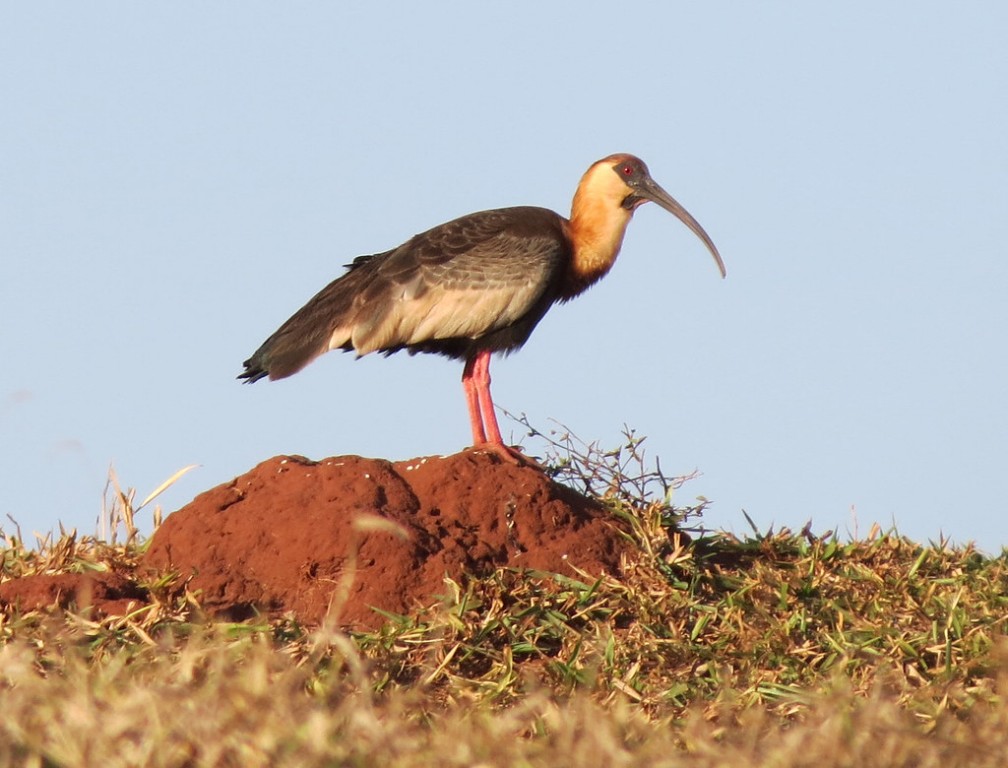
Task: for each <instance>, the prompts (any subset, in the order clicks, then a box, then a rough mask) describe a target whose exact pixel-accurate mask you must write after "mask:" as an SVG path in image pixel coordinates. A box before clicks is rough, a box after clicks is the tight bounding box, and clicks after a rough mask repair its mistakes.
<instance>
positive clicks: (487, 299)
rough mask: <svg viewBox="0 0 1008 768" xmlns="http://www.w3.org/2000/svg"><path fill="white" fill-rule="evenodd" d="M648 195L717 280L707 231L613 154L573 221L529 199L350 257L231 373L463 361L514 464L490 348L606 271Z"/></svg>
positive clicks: (474, 409)
mask: <svg viewBox="0 0 1008 768" xmlns="http://www.w3.org/2000/svg"><path fill="white" fill-rule="evenodd" d="M649 201H650V202H654V203H657V204H658V205H659V206H661V207H662V208H664V209H665V210H666V211H668V212H669V213H671V214H673V215H674V216H676V217H677V218H678V219H679V220H680V221H682V222H683V223H684V224H685V225H686V226H687V227H689V229H690V230H692V231H693V233H694V234H695V235H696V236H697V237H699V238H700V240H702V241H703V243H704V245H706V246H707V249H708V250H709V251H710V253H711V255H712V256H713V257H714V261H715V262H716V264H717V267H718V270H720V272H721V276H722V277H724V276H725V274H726V272H725V267H724V262H723V261H722V260H721V256H720V254H719V253H718V250H717V248H716V247H715V245H714V243H713V241H712V240H711V238H710V237H709V236H708V235H707V233H706V232H705V231H704V229H703V227H701V226H700V224H699V223H697V221H696V219H694V218H693V217H692V216H691V215H690V214H689V213H688V212H687V211H686V209H685V208H683V207H682V206H681V205H680V204H679V203H678V202H676V200H675V199H674V198H673V197H672V196H671V195H670V194H669V193H668V192H666V191H665V190H664V189H662V188H661V186H659V185H658V184H657V183H656V182H655V181H654V179H652V178H651V174H650V173H649V172H648V168H647V166H646V165H645V164H644V162H643V161H642V160H640V159H639V158H637V157H634V156H633V155H628V154H616V155H610V156H609V157H606V158H604V159H602V160H599V161H598V162H596V163H594V164H593V165H592V166H591V167H590V168H589V169H588V170H587V171H586V172H585V174H584V176H583V177H582V178H581V181H580V183H579V184H578V186H577V191H576V192H575V193H574V201H573V204H572V205H571V215H570V218H569V219H567V218H564V217H563V216H561V215H560V214H558V213H554V212H553V211H551V210H548V209H546V208H537V207H532V206H520V207H515V208H499V209H496V210H490V211H481V212H479V213H471V214H469V215H468V216H463V217H461V218H458V219H455V220H453V221H449V222H447V223H445V224H441V225H439V226H436V227H434V228H433V229H430V230H428V231H426V232H423V233H421V234H419V235H416V236H414V237H412V238H410V239H409V240H407V241H406V242H405V243H403V244H402V245H400V246H399V247H397V248H393V249H392V250H389V251H385V252H384V253H376V254H373V255H369V256H359V257H357V258H356V259H354V260H353V262H352V263H350V264H348V265H346V272H344V273H343V274H342V275H340V276H339V277H337V278H336V279H335V280H333V281H332V282H331V283H329V285H327V286H326V287H325V288H323V289H322V290H321V291H319V292H318V293H317V294H316V295H315V296H314V297H312V298H311V299H310V300H309V301H308V303H307V304H305V305H304V306H303V307H302V308H301V309H299V310H298V311H297V312H295V313H294V314H293V315H292V316H291V318H290V319H289V320H287V322H285V323H284V324H283V325H281V326H280V327H279V328H278V329H277V330H276V332H275V333H273V335H272V336H270V337H269V338H268V339H266V341H265V342H263V344H262V346H260V347H259V349H257V350H256V351H255V353H253V355H252V356H251V357H250V358H249V359H248V360H246V361H245V363H244V366H245V370H244V371H243V372H242V373H241V374H239V376H238V378H239V379H244V380H245V381H246V382H254V381H258V380H259V379H262V378H264V377H267V376H268V377H269V378H270V379H282V378H284V377H285V376H290V375H291V374H294V373H297V372H298V371H300V370H301V369H302V368H304V367H305V366H306V365H308V363H310V362H311V361H312V360H314V359H315V358H316V357H318V356H319V355H322V354H323V353H325V352H328V351H329V350H333V349H340V350H344V351H348V352H355V353H356V354H357V356H358V357H359V356H362V355H367V354H370V353H371V352H381V353H384V354H385V355H390V354H392V353H394V352H398V351H400V350H406V351H407V352H409V353H410V354H415V353H417V352H432V353H437V354H441V355H446V356H448V357H451V358H456V359H458V360H462V361H464V363H465V367H464V368H463V373H462V387H463V389H464V391H465V397H466V403H467V406H468V409H469V422H470V425H471V427H472V439H473V444H474V446H476V447H478V448H483V449H487V450H490V451H493V452H495V453H498V454H499V455H502V456H504V457H505V458H511V459H515V460H519V461H520V460H521V458H522V457H521V455H520V454H519V453H518V452H517V451H516V450H515V449H513V448H511V447H510V446H506V445H505V444H504V441H503V439H502V438H501V432H500V426H499V425H498V423H497V417H496V415H495V414H494V404H493V399H492V397H491V395H490V357H491V355H492V354H493V353H495V352H498V353H502V354H508V353H510V352H513V351H514V350H516V349H518V348H519V347H521V346H522V345H523V344H524V343H525V342H526V340H528V338H529V335H530V334H531V333H532V330H533V329H534V328H535V327H536V325H537V324H538V323H539V321H540V320H542V318H543V315H545V314H546V311H547V310H548V309H549V308H550V307H552V306H553V305H554V304H557V303H563V302H566V301H570V300H571V299H573V298H574V297H575V296H578V295H579V294H581V293H583V292H584V291H585V290H587V289H588V288H589V287H590V286H592V285H593V284H594V283H596V282H597V281H598V280H599V279H600V278H602V277H603V276H604V275H605V274H606V273H607V272H608V271H609V270H610V268H611V267H612V266H613V263H614V262H615V261H616V257H617V255H618V254H619V251H620V247H621V246H622V244H623V235H624V233H625V232H626V228H627V224H629V223H630V219H631V218H632V217H633V214H634V212H635V211H636V210H637V209H638V208H639V207H640V206H641V205H643V204H644V203H647V202H649Z"/></svg>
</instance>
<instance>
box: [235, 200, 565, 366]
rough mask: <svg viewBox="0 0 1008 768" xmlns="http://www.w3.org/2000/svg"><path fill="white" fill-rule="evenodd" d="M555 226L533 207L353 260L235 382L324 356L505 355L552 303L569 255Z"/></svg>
mask: <svg viewBox="0 0 1008 768" xmlns="http://www.w3.org/2000/svg"><path fill="white" fill-rule="evenodd" d="M562 227H563V225H562V219H561V218H560V216H558V215H557V214H555V213H553V212H552V211H548V210H546V209H543V208H505V209H500V210H494V211H484V212H482V213H475V214H471V215H469V216H464V217H462V218H460V219H456V220H454V221H451V222H448V223H447V224H442V225H441V226H439V227H435V228H434V229H432V230H429V231H427V232H424V233H422V234H420V235H417V236H415V237H413V238H411V239H410V240H409V241H408V242H406V243H404V244H403V245H401V246H400V247H398V248H396V249H394V250H392V251H389V252H387V253H383V254H378V255H376V256H371V257H359V258H357V259H355V260H354V261H353V263H352V265H351V268H350V270H349V271H348V272H347V273H346V274H344V275H343V276H341V277H340V278H338V279H336V280H334V281H333V282H332V283H330V284H329V285H328V286H327V287H326V288H324V289H323V290H322V291H321V292H319V293H318V294H317V295H316V296H315V297H314V298H313V299H311V301H309V302H308V303H307V304H306V305H305V306H304V307H303V308H302V309H300V310H299V311H298V312H297V313H295V315H294V316H293V317H291V318H290V320H288V321H287V322H286V323H284V325H283V326H282V327H281V328H280V329H279V330H278V331H277V332H276V333H274V334H273V335H272V336H271V337H270V338H269V339H267V340H266V342H265V343H264V344H263V345H262V347H260V349H259V350H258V351H257V352H256V354H255V355H253V356H252V357H251V358H250V359H249V360H248V361H247V362H246V364H245V365H246V372H245V373H244V374H242V376H241V377H243V378H248V379H250V380H252V381H255V380H256V379H257V378H261V377H262V376H264V375H269V376H270V378H274V379H275V378H280V377H283V376H289V375H290V374H292V373H294V372H295V371H297V370H300V368H302V367H304V366H305V365H307V364H308V363H309V362H310V361H311V360H312V359H314V358H315V357H317V356H318V355H320V354H322V353H323V352H325V351H327V350H329V349H351V348H352V349H354V350H356V351H357V352H358V354H361V355H363V354H367V353H369V352H375V351H385V352H394V351H396V350H399V349H404V348H405V349H410V350H411V351H424V352H441V353H444V354H449V355H452V356H465V355H466V354H467V353H468V350H469V349H471V348H472V346H473V345H480V344H483V345H485V346H487V347H489V348H493V349H511V348H514V347H516V346H519V345H520V344H521V343H523V342H524V341H525V339H526V338H527V337H528V334H529V333H531V331H532V329H533V328H534V327H535V324H536V323H537V322H538V321H539V320H540V319H541V318H542V315H543V314H544V313H545V311H546V310H547V309H548V308H549V306H550V304H551V303H552V302H553V300H554V297H555V289H556V284H557V282H558V280H559V278H560V276H561V274H562V272H563V268H564V265H565V264H566V259H568V258H569V252H568V246H567V241H566V239H565V237H564V234H563V228H562Z"/></svg>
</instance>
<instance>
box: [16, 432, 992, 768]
mask: <svg viewBox="0 0 1008 768" xmlns="http://www.w3.org/2000/svg"><path fill="white" fill-rule="evenodd" d="M554 446H558V447H559V450H558V451H557V454H556V455H553V456H552V457H550V461H551V463H552V465H553V466H554V471H555V472H556V473H557V475H558V476H559V477H560V479H562V480H563V481H564V482H567V483H569V484H571V485H574V486H577V487H579V490H588V491H589V492H591V493H594V494H595V495H597V496H599V497H600V498H602V499H603V500H605V501H606V503H607V504H608V506H609V508H610V509H611V511H612V514H613V515H614V516H615V517H617V518H619V519H621V520H622V521H624V523H625V524H626V527H627V528H628V530H629V531H630V534H628V535H629V536H630V537H631V538H632V540H633V542H634V543H635V544H636V547H635V549H636V551H637V555H635V556H634V557H632V558H630V559H629V560H628V562H627V567H626V569H625V574H624V576H623V577H622V578H621V579H618V580H617V579H611V578H606V579H602V580H594V579H590V578H587V577H584V578H581V579H572V578H568V577H561V576H557V575H553V574H547V573H536V572H515V571H509V570H501V571H498V572H497V573H495V574H494V575H493V576H492V577H490V578H484V579H480V580H476V579H469V578H465V579H462V580H460V581H452V580H447V579H446V580H445V582H444V589H443V591H442V594H441V595H439V596H432V598H431V605H432V606H433V610H431V611H429V612H426V613H425V614H422V615H420V616H388V617H387V621H386V623H385V625H384V627H383V628H382V629H381V630H379V631H376V632H372V633H367V634H356V635H348V634H345V633H342V632H339V631H337V630H335V629H333V628H322V629H320V630H316V631H308V630H306V629H305V628H303V627H301V626H300V625H299V624H298V623H297V622H296V619H295V618H294V617H288V618H286V619H285V620H281V621H274V622H269V621H266V620H262V621H259V622H255V621H252V622H245V623H242V624H224V623H214V622H211V621H209V620H207V619H206V618H205V617H203V616H202V614H201V612H200V610H199V600H198V595H190V594H184V595H183V596H182V597H173V598H169V597H168V596H169V595H171V594H174V593H173V592H172V591H171V590H169V589H168V587H169V586H170V585H171V581H172V575H171V574H165V575H164V576H163V577H161V578H159V579H157V580H154V581H152V582H150V583H148V584H147V586H148V587H150V589H151V594H152V597H151V601H150V603H149V604H148V605H146V606H142V607H141V608H140V609H138V610H136V611H134V612H133V613H132V614H131V615H129V616H115V617H109V618H105V619H102V620H100V621H96V620H92V619H91V618H89V617H88V616H87V615H74V614H68V613H59V612H53V611H35V612H30V613H22V614H14V613H11V612H7V613H5V614H4V613H0V711H2V713H3V715H2V717H0V764H2V765H38V766H96V765H101V766H120V765H123V766H125V765H151V766H198V765H215V766H216V765H221V766H229V765H235V766H239V765H241V766H259V765H262V766H266V765H270V766H287V765H290V766H315V765H318V766H344V765H346V766H372V765H390V766H429V765H439V766H504V765H508V766H601V765H605V766H642V765H648V766H700V767H704V766H737V765H738V766H741V765H768V766H806V765H808V766H816V768H828V767H829V766H875V765H879V766H902V765H906V766H911V765H912V766H932V765H933V766H943V768H949V766H956V765H970V766H1001V765H1003V764H1004V763H1005V757H1004V756H1005V755H1006V754H1008V704H1006V699H1005V697H1006V693H1008V640H1006V635H1008V567H1006V566H1008V560H1006V555H1005V554H1004V553H1002V555H1001V556H997V557H990V556H986V555H983V554H981V553H979V552H977V551H975V550H974V549H973V548H972V547H970V546H968V545H967V546H951V545H949V544H948V543H946V542H937V543H929V544H927V545H921V544H918V543H915V542H912V541H909V540H907V539H906V538H904V537H902V536H900V535H899V534H898V533H896V532H895V531H891V532H882V531H878V530H877V529H876V530H873V531H872V532H871V533H870V534H869V536H868V537H866V538H864V539H859V540H843V539H841V538H839V537H837V536H836V535H833V534H826V535H815V534H813V533H811V531H809V530H805V531H801V532H797V533H795V532H792V531H787V530H781V531H776V532H772V531H771V532H766V533H758V532H755V531H754V533H753V534H752V535H751V536H748V537H745V538H737V537H734V536H730V535H727V534H723V533H705V534H701V535H697V534H696V533H695V532H694V533H693V534H692V535H690V536H687V535H684V534H682V533H679V532H678V531H679V530H680V529H681V528H683V527H685V528H689V526H690V524H691V522H693V523H695V521H696V520H697V518H698V515H699V514H700V513H701V512H702V504H701V505H700V506H698V507H694V508H687V509H678V508H673V507H671V505H670V504H669V501H670V499H671V496H672V494H673V493H674V491H675V489H676V488H677V487H678V485H679V481H678V480H667V479H666V478H664V477H663V476H662V475H661V472H660V471H659V470H657V469H654V470H649V469H647V467H646V464H645V462H644V458H643V454H642V450H641V441H640V440H639V439H638V438H636V437H635V436H634V435H633V434H632V433H628V435H627V442H626V444H625V445H624V446H621V447H620V448H619V449H617V450H614V451H601V450H599V449H597V448H596V447H595V446H585V445H583V444H580V443H577V442H576V441H575V440H573V439H571V438H569V437H567V436H565V437H564V438H562V439H561V440H559V441H558V442H556V443H554ZM120 495H121V496H124V497H125V498H127V499H128V498H129V496H128V494H120ZM673 524H674V525H673ZM2 543H3V552H2V554H3V570H2V575H0V580H7V579H9V578H14V577H17V576H20V575H26V574H31V573H53V572H65V571H82V570H86V569H111V570H116V571H119V572H124V573H128V572H130V571H131V569H132V567H133V565H134V564H135V562H136V559H137V558H138V556H139V553H140V552H141V551H142V548H143V546H144V542H143V541H142V540H141V539H140V538H139V537H138V536H136V535H135V533H134V534H131V535H130V536H129V537H128V541H127V543H125V544H116V545H112V544H107V543H104V542H102V541H98V540H96V539H94V538H90V537H78V536H76V535H74V534H73V533H63V534H62V535H61V536H60V537H58V538H53V539H51V540H47V541H43V542H39V543H37V544H36V545H35V546H33V547H30V548H29V547H26V546H25V545H24V544H23V542H21V540H20V538H19V536H16V535H9V534H4V537H3V540H2Z"/></svg>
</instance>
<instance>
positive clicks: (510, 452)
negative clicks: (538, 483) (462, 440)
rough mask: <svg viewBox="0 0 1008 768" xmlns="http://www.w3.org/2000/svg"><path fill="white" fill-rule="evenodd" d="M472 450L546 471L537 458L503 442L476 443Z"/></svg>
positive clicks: (518, 464)
mask: <svg viewBox="0 0 1008 768" xmlns="http://www.w3.org/2000/svg"><path fill="white" fill-rule="evenodd" d="M470 450H472V451H476V452H479V453H489V454H491V455H493V456H496V457H497V458H499V459H501V461H504V462H506V463H508V464H514V465H515V466H518V467H529V468H531V469H535V470H538V471H539V472H544V473H545V472H546V467H544V466H543V465H542V464H540V463H539V462H538V461H536V460H535V459H533V458H531V457H530V456H526V455H525V454H524V453H522V452H521V451H519V450H518V449H517V448H515V447H513V446H510V445H504V444H503V443H489V442H488V443H481V444H479V445H474V446H473V447H472V448H470Z"/></svg>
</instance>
